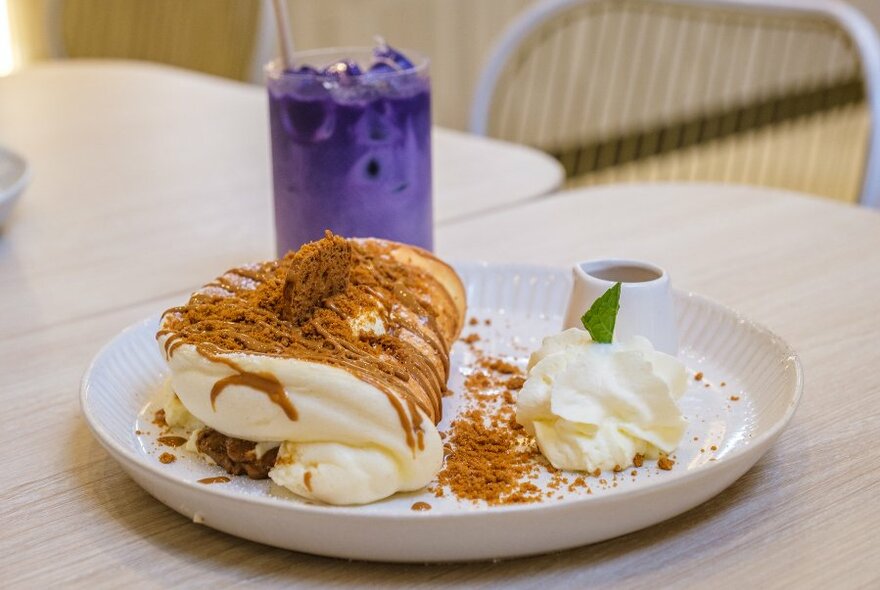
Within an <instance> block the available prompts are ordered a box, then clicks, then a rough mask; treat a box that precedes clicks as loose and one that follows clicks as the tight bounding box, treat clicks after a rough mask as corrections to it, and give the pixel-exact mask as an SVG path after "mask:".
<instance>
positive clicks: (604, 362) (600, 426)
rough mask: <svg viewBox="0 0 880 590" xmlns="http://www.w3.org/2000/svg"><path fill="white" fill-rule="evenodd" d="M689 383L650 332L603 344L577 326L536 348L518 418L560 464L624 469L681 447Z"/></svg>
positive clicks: (681, 368)
mask: <svg viewBox="0 0 880 590" xmlns="http://www.w3.org/2000/svg"><path fill="white" fill-rule="evenodd" d="M686 388H687V372H686V371H685V368H684V366H683V365H682V364H681V363H680V362H679V361H678V360H677V359H676V358H674V357H671V356H669V355H666V354H663V353H661V352H658V351H656V350H654V348H653V347H652V346H651V343H650V342H649V341H648V340H647V339H646V338H643V337H640V336H635V337H633V338H632V339H630V340H628V341H626V342H621V343H613V344H599V343H596V342H593V340H592V339H591V338H590V335H589V333H587V332H586V331H584V330H581V329H579V328H571V329H568V330H565V331H564V332H561V333H559V334H556V335H553V336H550V337H547V338H545V339H544V341H543V343H542V345H541V348H540V349H539V350H537V351H536V352H534V353H533V354H532V356H531V358H530V359H529V366H528V378H527V379H526V382H525V384H524V385H523V387H522V389H521V390H520V393H519V396H518V398H517V412H516V419H517V422H519V423H520V424H522V425H523V427H524V428H525V430H526V432H528V433H529V434H531V435H533V436H534V437H535V439H536V440H537V443H538V447H539V448H540V449H541V452H542V453H543V454H544V456H545V457H546V458H547V459H548V460H549V461H550V463H552V464H553V466H554V467H556V468H558V469H572V470H583V471H595V470H596V469H601V470H606V469H614V468H615V467H617V468H626V467H628V466H630V465H632V463H633V457H634V456H635V455H636V454H637V453H638V454H641V455H643V456H645V457H647V458H657V457H658V456H659V455H660V453H661V452H663V453H667V454H668V453H671V452H672V451H673V450H675V447H676V446H677V445H678V443H679V441H680V440H681V437H682V436H683V435H684V431H685V428H686V426H687V422H686V421H685V419H684V417H683V416H682V414H681V410H679V408H678V405H677V403H676V401H677V400H678V399H679V398H680V397H681V395H682V394H683V393H684V391H685V389H686Z"/></svg>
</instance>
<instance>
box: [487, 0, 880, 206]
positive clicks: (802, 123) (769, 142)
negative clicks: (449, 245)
mask: <svg viewBox="0 0 880 590" xmlns="http://www.w3.org/2000/svg"><path fill="white" fill-rule="evenodd" d="M878 76H880V41H878V35H877V32H876V30H875V29H874V27H873V26H872V25H871V23H870V22H868V21H867V19H866V18H865V17H864V16H863V15H862V14H861V13H860V12H858V11H857V10H856V9H854V8H852V7H851V6H849V5H846V4H844V3H842V2H839V1H837V0H799V2H798V3H792V2H790V1H787V0H549V1H546V2H542V3H539V4H537V5H535V6H534V7H533V8H531V9H530V10H528V11H526V12H525V13H524V14H523V15H522V16H521V17H520V18H519V19H518V20H517V21H515V22H514V24H513V25H512V26H510V27H509V28H508V29H507V30H506V31H505V33H504V34H503V35H502V37H501V39H500V41H499V42H498V43H497V45H496V47H495V49H494V51H493V53H492V54H491V57H490V59H489V60H488V62H487V65H486V67H485V69H484V70H483V74H482V76H481V79H480V80H479V83H478V86H477V90H476V94H475V98H474V101H473V106H472V111H471V122H470V129H471V131H472V132H474V133H477V134H481V135H491V136H494V137H499V138H502V139H507V140H510V141H515V142H519V143H525V144H529V145H532V146H534V147H538V148H540V149H543V150H545V151H547V152H549V153H551V154H553V155H555V156H556V157H558V158H559V159H560V161H561V162H562V163H563V165H564V166H565V168H566V171H567V174H568V176H569V178H570V184H579V183H581V184H582V183H595V182H601V181H602V180H603V179H605V180H609V179H610V180H621V179H622V180H720V181H726V182H743V183H753V184H767V185H771V186H781V187H785V188H791V189H795V190H804V191H808V192H813V193H817V194H824V195H828V196H832V197H836V198H839V199H844V200H851V201H855V200H858V201H860V202H861V203H862V204H865V205H869V206H873V207H878V206H880V128H878V127H877V125H874V123H875V122H876V121H878V120H880V88H878Z"/></svg>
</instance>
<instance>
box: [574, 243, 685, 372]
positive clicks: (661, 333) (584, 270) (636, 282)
mask: <svg viewBox="0 0 880 590" xmlns="http://www.w3.org/2000/svg"><path fill="white" fill-rule="evenodd" d="M572 271H573V274H574V285H573V287H572V290H571V296H570V297H569V300H568V309H567V310H566V312H565V320H564V325H563V326H564V327H565V328H566V329H567V328H581V329H583V324H582V323H581V316H583V315H584V312H586V311H587V310H588V309H589V308H590V306H591V305H592V304H593V302H594V301H595V300H596V299H598V298H599V297H600V296H601V295H602V294H603V293H605V291H607V290H608V289H610V288H611V287H613V286H614V283H617V282H619V283H620V312H619V313H618V314H617V323H616V325H615V327H614V340H616V341H622V340H627V339H628V338H630V337H632V336H644V337H645V338H647V339H648V340H650V341H651V344H653V345H654V348H655V349H657V350H659V351H660V352H665V353H666V354H670V355H672V356H675V355H677V354H678V330H677V328H676V325H675V311H674V309H673V303H672V285H671V283H670V281H669V275H668V274H666V271H665V270H663V269H662V268H660V267H659V266H655V265H653V264H650V263H647V262H642V261H640V260H622V259H617V258H609V259H602V260H588V261H585V262H579V263H577V264H576V265H575V266H574V268H573V269H572Z"/></svg>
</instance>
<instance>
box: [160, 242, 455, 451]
mask: <svg viewBox="0 0 880 590" xmlns="http://www.w3.org/2000/svg"><path fill="white" fill-rule="evenodd" d="M353 250H354V257H355V264H356V266H357V267H358V268H359V269H360V270H366V271H367V273H366V274H367V279H366V280H362V281H360V282H359V283H356V282H355V281H354V280H353V281H352V283H353V286H354V287H355V288H359V289H361V291H362V292H363V293H365V294H367V295H369V296H370V297H371V298H372V299H373V300H375V301H376V302H377V303H378V304H379V305H380V306H381V309H383V310H386V311H387V312H388V313H389V315H390V319H391V322H390V323H391V326H393V327H394V328H393V330H391V331H389V333H388V334H387V337H390V338H392V339H393V341H394V344H395V347H394V349H395V350H397V351H398V356H393V355H391V354H389V353H388V352H387V351H383V349H382V348H381V347H378V346H372V347H364V346H357V345H356V344H354V343H353V342H350V341H347V340H346V339H345V338H340V337H337V336H336V335H334V334H333V333H332V332H331V331H330V330H329V329H327V327H325V326H324V325H322V323H321V321H320V320H319V318H316V317H313V318H312V319H311V320H310V321H309V322H308V325H309V326H310V327H311V328H312V329H313V330H314V331H315V332H317V334H318V335H320V337H321V338H320V339H313V338H307V337H304V336H303V334H302V332H301V331H300V330H299V329H297V328H294V327H292V326H291V325H290V324H288V323H286V322H283V321H282V320H281V319H280V316H279V314H278V313H277V311H276V310H273V309H271V307H270V306H265V307H264V306H262V305H261V306H259V307H256V306H254V307H253V308H249V310H248V311H249V312H250V313H252V314H253V315H255V316H258V317H257V319H256V321H259V325H260V329H261V330H263V331H265V332H268V337H267V336H264V335H261V334H256V335H253V334H248V333H246V329H247V327H248V326H247V324H243V323H241V322H238V321H231V320H227V319H219V318H218V319H197V320H188V319H187V312H188V311H189V309H190V308H192V307H198V306H200V305H208V306H210V305H223V304H224V303H225V302H226V301H229V300H231V299H234V298H236V297H238V296H240V295H242V294H243V293H244V292H247V291H252V290H254V289H260V288H272V287H275V286H277V287H279V288H278V291H279V292H280V285H281V284H283V283H279V282H278V277H283V276H285V274H286V267H285V266H284V265H283V264H282V262H283V261H273V262H267V263H263V264H261V265H260V266H259V267H257V268H249V269H234V270H232V271H229V272H228V273H226V274H225V275H223V276H222V277H220V278H219V279H217V280H216V281H214V282H213V283H210V284H209V285H208V286H209V287H214V288H219V289H222V290H223V291H225V292H226V293H228V295H218V294H213V293H206V292H198V293H195V294H194V295H193V296H192V297H191V298H190V301H189V303H188V304H187V305H185V306H181V307H175V308H171V309H169V310H167V311H166V312H165V313H164V314H163V316H162V323H163V325H166V324H170V325H173V326H174V328H173V329H172V328H164V329H162V330H159V332H158V333H157V335H156V337H157V338H162V337H163V336H168V338H167V339H166V341H165V343H164V349H165V355H166V358H168V359H170V358H171V356H173V354H174V352H175V351H176V350H177V348H179V347H180V346H181V345H183V344H193V345H195V346H196V350H197V351H198V352H199V353H200V354H201V355H202V356H204V357H206V358H207V359H208V360H211V361H216V362H221V363H223V364H225V365H227V366H229V367H230V368H232V369H233V370H234V371H236V374H234V375H231V376H229V377H225V378H223V379H221V380H220V381H218V382H217V383H216V384H215V385H214V387H213V388H212V391H211V404H212V407H213V406H214V403H215V401H216V398H217V396H219V395H220V393H222V392H223V390H224V389H225V388H226V387H228V386H230V385H245V386H248V387H252V388H254V389H257V390H258V391H261V392H263V393H265V394H266V395H267V396H268V398H269V399H270V400H271V401H272V402H273V403H275V404H278V405H279V406H280V407H281V408H282V409H283V410H284V412H285V414H286V415H287V417H288V418H290V419H291V420H296V419H297V412H296V409H295V407H294V406H293V404H292V403H291V401H290V399H289V398H288V396H287V394H286V392H285V391H284V388H283V385H282V384H281V383H280V382H279V381H278V379H277V378H276V377H274V376H273V375H269V374H266V373H259V374H258V373H251V372H248V371H244V370H243V369H242V368H241V367H239V366H238V365H237V364H236V363H235V362H234V361H232V360H231V359H229V358H228V357H226V356H223V355H224V353H227V352H231V351H236V352H244V353H259V354H263V355H267V356H272V357H278V358H291V357H293V358H296V359H298V360H303V361H307V362H316V363H321V364H326V365H329V366H333V367H337V368H342V369H344V370H347V371H349V372H351V373H352V374H354V375H355V376H357V377H358V378H360V379H361V380H363V381H365V382H367V383H369V384H370V385H373V386H374V387H376V388H377V389H379V390H380V391H382V392H383V393H384V394H385V396H386V397H387V399H388V400H389V402H390V403H391V405H392V407H393V408H394V410H395V412H396V413H397V415H398V418H399V420H400V423H401V426H402V427H403V430H404V433H405V436H406V443H407V445H408V446H409V447H410V448H411V449H412V451H413V454H414V455H415V453H416V449H417V448H418V449H419V450H423V449H424V429H423V428H422V426H421V422H422V415H421V412H419V411H418V409H421V410H422V411H423V412H424V413H425V414H427V415H428V416H430V417H432V419H433V420H434V422H435V423H436V422H439V421H440V418H441V416H442V394H443V392H444V391H445V390H446V385H445V384H446V380H447V379H448V377H449V355H448V347H447V344H446V343H445V342H444V341H443V338H442V335H441V334H442V333H441V330H440V328H439V326H438V324H437V321H436V319H435V315H436V314H435V313H434V310H433V309H432V308H431V305H430V300H429V299H428V297H427V296H425V293H424V292H423V293H422V295H423V297H419V296H417V295H416V293H417V292H418V290H417V289H416V288H415V286H414V284H418V282H420V281H421V282H423V283H424V282H425V281H432V280H433V279H432V278H431V277H430V276H428V275H427V274H425V273H423V272H421V271H418V272H419V273H420V274H419V275H418V276H414V273H413V272H412V271H410V270H409V269H407V268H406V267H404V266H402V265H400V264H398V263H396V262H395V261H393V260H391V259H390V257H387V256H381V255H380V256H376V255H370V254H368V253H367V252H366V251H365V249H364V248H362V247H361V246H360V245H357V244H353ZM234 276H239V277H241V278H244V279H247V281H240V280H239V281H236V280H234V278H233V277H234ZM273 279H275V283H276V284H275V285H272V284H267V283H270V282H272V280H273ZM248 283H250V284H248ZM388 284H391V285H393V288H392V289H387V288H384V287H382V285H388ZM437 286H438V287H439V288H438V289H435V291H437V292H439V293H442V296H444V297H445V298H446V299H447V304H448V306H449V307H448V308H449V309H454V304H453V302H452V300H451V297H450V296H449V294H448V293H446V290H445V289H444V288H442V286H440V285H439V284H438V285H437ZM350 288H351V287H350ZM332 299H333V298H331V299H330V300H328V301H327V302H326V303H325V307H326V308H327V309H329V310H331V311H334V312H335V313H336V314H338V315H339V316H341V317H345V314H344V313H342V310H341V309H339V308H338V306H336V305H335V304H334V302H333V301H332ZM411 318H415V319H416V320H417V321H413V320H412V319H411ZM166 319H167V320H169V321H167V322H166ZM175 324H177V325H175ZM403 331H405V332H409V333H410V334H411V335H412V336H413V337H415V339H416V340H417V341H421V342H424V343H427V345H428V346H429V348H430V349H431V350H432V352H434V355H433V356H434V359H426V358H425V354H424V353H423V352H421V351H420V350H419V349H418V348H417V347H415V346H414V345H413V344H411V343H409V342H407V341H405V340H403V339H402V338H401V336H402V333H401V332H403ZM221 338H223V339H226V340H227V341H230V342H231V343H233V344H232V346H226V347H224V348H228V349H229V350H224V349H223V348H220V347H219V346H217V345H216V344H213V343H211V342H206V339H212V340H215V341H216V340H217V339H221ZM432 360H433V361H434V362H432ZM437 364H439V365H440V369H439V370H438V367H437ZM411 378H412V379H415V382H416V384H417V385H418V387H417V388H414V387H412V386H411V385H407V383H408V382H409V381H410V379H411ZM401 394H402V395H401ZM401 397H403V398H404V401H405V402H406V405H407V407H406V408H405V407H404V405H403V403H402V402H401ZM407 410H408V411H407Z"/></svg>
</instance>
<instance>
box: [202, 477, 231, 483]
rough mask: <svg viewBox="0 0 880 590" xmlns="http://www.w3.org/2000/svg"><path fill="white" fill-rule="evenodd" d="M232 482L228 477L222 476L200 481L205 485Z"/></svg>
mask: <svg viewBox="0 0 880 590" xmlns="http://www.w3.org/2000/svg"><path fill="white" fill-rule="evenodd" d="M230 481H232V480H230V479H229V478H228V477H226V476H223V475H221V476H219V477H205V478H202V479H200V480H199V481H198V482H199V483H202V484H205V485H211V484H212V483H229V482H230Z"/></svg>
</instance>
